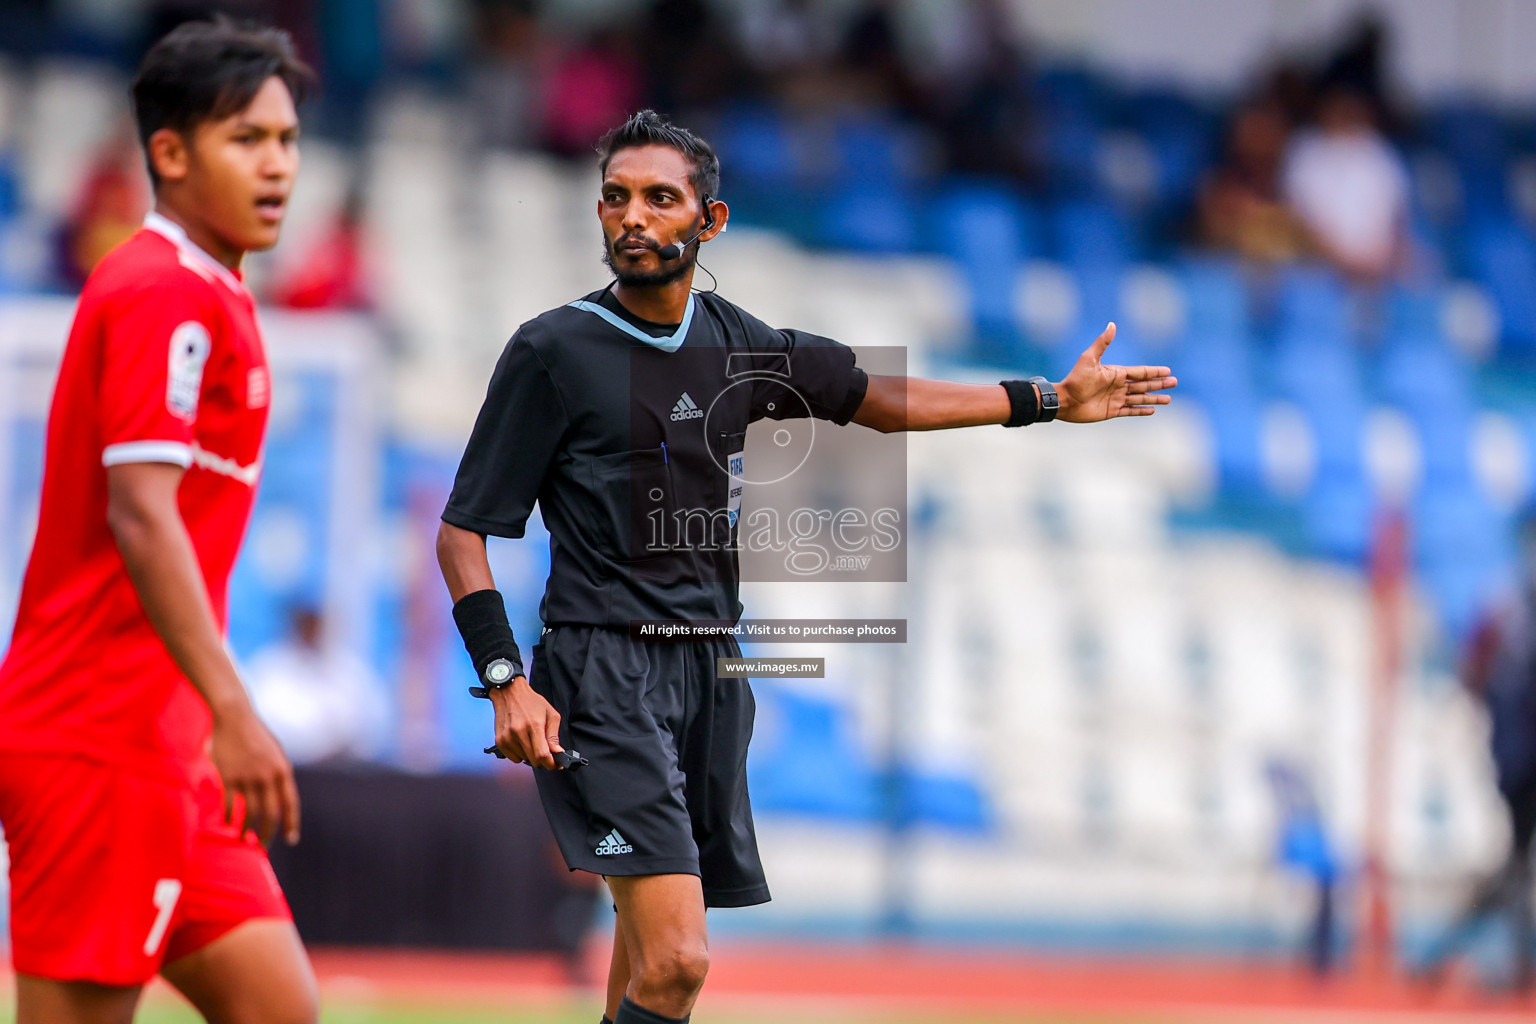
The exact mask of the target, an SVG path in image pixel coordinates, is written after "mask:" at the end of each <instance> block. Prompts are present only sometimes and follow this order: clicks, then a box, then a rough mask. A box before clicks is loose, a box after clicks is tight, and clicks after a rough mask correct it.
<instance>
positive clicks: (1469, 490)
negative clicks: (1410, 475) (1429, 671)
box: [1412, 481, 1513, 637]
mask: <svg viewBox="0 0 1536 1024" xmlns="http://www.w3.org/2000/svg"><path fill="white" fill-rule="evenodd" d="M1412 526H1413V530H1412V536H1413V547H1414V560H1415V563H1416V565H1417V567H1418V569H1419V572H1420V574H1421V576H1422V578H1423V580H1424V583H1425V590H1426V592H1427V593H1428V595H1429V597H1430V599H1431V601H1432V602H1433V603H1434V604H1435V606H1436V608H1437V610H1438V611H1439V613H1440V618H1441V621H1442V622H1444V623H1446V625H1447V627H1448V629H1449V630H1450V632H1451V635H1452V636H1453V637H1460V636H1462V635H1463V634H1464V633H1465V631H1466V630H1467V628H1468V627H1469V626H1471V625H1472V623H1473V622H1474V621H1475V619H1476V616H1477V614H1478V613H1479V612H1480V611H1481V610H1483V609H1484V605H1485V603H1486V602H1487V601H1488V600H1489V599H1490V597H1492V596H1493V594H1494V591H1495V589H1496V587H1497V586H1498V584H1499V582H1500V580H1501V579H1502V578H1503V575H1504V573H1505V572H1506V571H1507V569H1508V567H1509V566H1510V565H1511V564H1512V560H1513V559H1512V552H1511V551H1510V550H1509V548H1510V542H1509V539H1508V538H1509V524H1508V521H1507V517H1506V516H1504V515H1503V514H1502V513H1500V512H1499V511H1498V510H1497V509H1495V508H1494V507H1493V506H1492V505H1491V504H1490V503H1489V502H1488V499H1487V498H1486V497H1484V496H1483V494H1482V492H1481V491H1480V490H1479V489H1478V488H1476V487H1473V486H1471V484H1470V481H1468V482H1467V483H1466V485H1465V486H1460V487H1456V486H1441V487H1432V488H1425V489H1424V491H1423V492H1422V493H1421V494H1420V496H1419V498H1418V500H1417V501H1416V502H1415V504H1414V509H1413V520H1412Z"/></svg>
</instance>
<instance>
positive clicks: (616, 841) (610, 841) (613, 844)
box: [593, 395, 703, 857]
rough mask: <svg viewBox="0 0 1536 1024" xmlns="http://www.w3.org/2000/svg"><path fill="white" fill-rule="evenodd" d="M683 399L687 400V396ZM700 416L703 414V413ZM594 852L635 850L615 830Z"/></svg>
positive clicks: (613, 853) (606, 853) (609, 854)
mask: <svg viewBox="0 0 1536 1024" xmlns="http://www.w3.org/2000/svg"><path fill="white" fill-rule="evenodd" d="M683 397H685V398H686V397H687V396H686V395H685V396H683ZM700 415H703V414H702V413H701V414H700ZM593 852H594V853H596V854H597V855H598V856H599V857H615V856H617V855H619V854H621V853H634V852H635V848H634V847H633V846H630V845H629V844H628V843H626V842H625V841H624V837H623V836H621V835H619V830H618V829H614V830H613V831H612V832H609V833H608V834H607V835H606V836H603V841H602V842H600V843H598V844H597V849H596V850H594V851H593Z"/></svg>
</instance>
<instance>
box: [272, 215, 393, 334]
mask: <svg viewBox="0 0 1536 1024" xmlns="http://www.w3.org/2000/svg"><path fill="white" fill-rule="evenodd" d="M362 202H363V200H362V193H361V192H360V191H358V190H357V189H355V188H354V189H353V190H352V192H351V193H349V194H348V196H347V201H346V203H345V204H343V206H342V208H341V210H339V211H338V212H337V214H336V219H335V221H334V222H333V223H332V224H331V225H330V226H329V227H327V228H326V229H325V231H324V232H322V233H321V235H320V236H319V238H318V239H316V241H315V244H314V245H313V246H312V247H311V248H310V250H309V251H308V252H307V253H305V254H304V257H303V258H302V259H301V260H299V261H298V263H297V264H296V265H295V266H294V268H293V269H292V270H291V271H290V272H289V273H287V274H285V275H284V276H283V277H282V278H281V279H280V280H279V281H278V282H277V284H276V285H275V286H274V287H273V289H272V297H273V299H274V301H276V302H277V304H278V305H280V306H287V307H289V308H290V309H353V310H363V309H368V308H369V307H370V306H371V305H372V299H371V297H370V295H369V292H368V275H367V272H366V267H365V265H364V260H363V251H364V249H363V225H362Z"/></svg>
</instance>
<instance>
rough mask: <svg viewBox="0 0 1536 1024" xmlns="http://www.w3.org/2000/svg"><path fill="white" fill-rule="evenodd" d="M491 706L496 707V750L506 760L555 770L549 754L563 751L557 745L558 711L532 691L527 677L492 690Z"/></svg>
mask: <svg viewBox="0 0 1536 1024" xmlns="http://www.w3.org/2000/svg"><path fill="white" fill-rule="evenodd" d="M491 703H492V704H494V705H495V706H496V748H497V749H498V750H500V751H501V752H502V753H503V754H505V755H506V756H507V758H508V760H511V761H518V762H526V763H527V764H531V765H533V766H534V767H535V768H544V769H547V770H548V771H557V770H559V767H560V766H559V765H557V764H556V763H555V758H554V754H553V751H557V750H564V749H565V748H564V747H562V746H561V745H560V712H558V711H556V710H555V709H554V707H553V706H552V705H551V704H550V703H549V701H547V700H545V699H544V698H543V697H541V696H539V695H538V694H537V693H535V692H534V690H533V687H531V686H529V685H528V679H527V677H525V676H518V677H517V678H516V679H514V680H512V685H511V686H503V687H500V688H497V687H492V688H491Z"/></svg>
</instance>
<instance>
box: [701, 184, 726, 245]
mask: <svg viewBox="0 0 1536 1024" xmlns="http://www.w3.org/2000/svg"><path fill="white" fill-rule="evenodd" d="M703 198H704V202H703V206H704V211H703V212H704V222H705V223H707V224H708V225H709V227H707V228H705V229H704V233H703V234H702V235H700V236H699V241H701V242H707V241H709V240H710V239H711V238H714V237H715V236H716V235H718V234H719V233H720V232H722V231H724V230H725V225H726V223H727V222H728V221H730V219H731V208H730V207H729V206H727V205H726V204H725V203H724V202H722V201H721V200H719V199H716V198H715V197H714V196H710V195H706V196H704V197H703Z"/></svg>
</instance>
